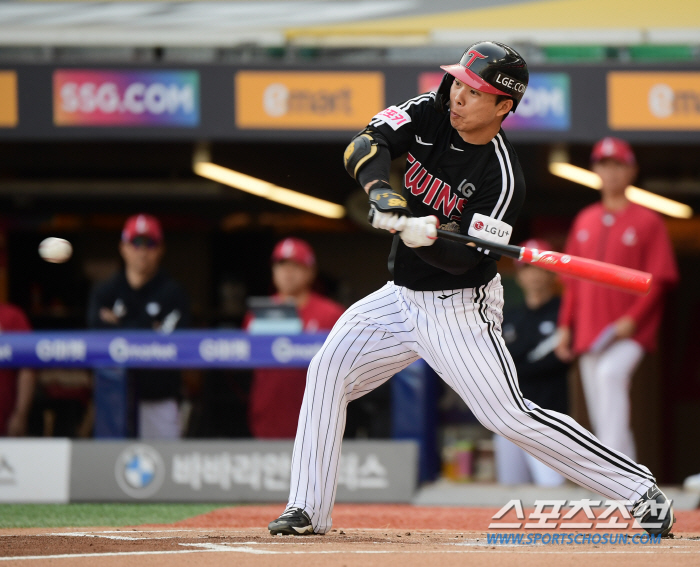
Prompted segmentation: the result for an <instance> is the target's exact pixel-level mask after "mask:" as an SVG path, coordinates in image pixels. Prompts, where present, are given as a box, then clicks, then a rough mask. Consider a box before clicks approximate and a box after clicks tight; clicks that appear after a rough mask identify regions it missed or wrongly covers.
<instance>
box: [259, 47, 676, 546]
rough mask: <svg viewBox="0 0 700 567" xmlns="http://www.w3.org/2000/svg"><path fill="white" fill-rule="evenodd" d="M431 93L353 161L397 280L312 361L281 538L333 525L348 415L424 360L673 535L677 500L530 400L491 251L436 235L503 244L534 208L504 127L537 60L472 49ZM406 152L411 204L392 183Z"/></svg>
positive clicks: (403, 110)
mask: <svg viewBox="0 0 700 567" xmlns="http://www.w3.org/2000/svg"><path fill="white" fill-rule="evenodd" d="M442 69H444V70H445V71H446V73H445V75H444V77H443V80H442V82H441V84H440V86H439V88H438V90H437V92H430V93H425V94H422V95H419V96H417V97H415V98H412V99H410V100H408V101H406V102H404V103H402V104H400V105H398V106H390V107H389V108H387V109H386V110H383V111H382V112H380V113H378V114H377V115H376V116H374V118H372V120H371V121H370V123H369V125H368V126H367V128H365V129H364V130H363V131H362V132H360V133H359V134H358V135H357V136H355V138H354V139H353V140H352V142H351V143H350V145H349V146H348V148H347V149H346V151H345V166H346V169H347V170H348V172H349V173H350V175H351V176H352V177H353V178H355V179H356V180H357V181H358V183H360V185H361V186H362V187H363V188H364V189H365V190H366V191H367V193H368V194H369V200H370V206H371V208H370V222H371V224H372V226H374V227H375V228H380V229H384V230H388V231H390V232H392V233H394V234H395V236H394V241H393V244H392V248H391V254H390V256H389V269H390V271H391V273H392V275H393V281H390V282H388V283H387V284H386V285H385V286H384V287H382V288H381V289H379V290H378V291H376V292H374V293H372V294H370V295H369V296H367V297H366V298H364V299H362V300H360V301H358V302H357V303H356V304H355V305H353V306H352V307H350V308H349V309H348V310H347V311H346V312H345V313H344V314H343V316H342V317H341V318H340V319H339V320H338V322H337V323H336V325H335V326H334V327H333V330H332V331H331V333H330V335H329V336H328V338H327V339H326V342H325V343H324V345H323V347H322V348H321V350H320V351H319V352H318V353H317V354H316V356H315V357H314V358H313V360H312V361H311V364H310V365H309V370H308V374H307V380H306V390H305V393H304V400H303V403H302V408H301V413H300V416H299V423H298V427H297V434H296V439H295V443H294V452H293V456H292V471H291V487H290V495H289V501H288V503H287V508H286V510H285V512H284V513H283V514H282V515H281V516H280V517H279V518H278V519H276V520H274V521H273V522H271V523H270V525H269V526H268V527H269V530H270V533H272V534H293V535H300V534H311V533H317V534H323V533H326V532H327V531H328V530H329V529H330V527H331V512H332V510H333V503H334V501H335V494H336V487H337V472H338V462H339V459H340V447H341V442H342V438H343V430H344V427H345V415H346V409H347V404H348V403H349V402H351V401H353V400H355V399H357V398H360V397H361V396H363V395H364V394H366V393H367V392H370V391H371V390H373V389H375V388H377V387H378V386H379V385H380V384H382V383H383V382H385V381H387V380H388V379H389V378H391V376H393V375H394V374H396V373H397V372H399V371H400V370H402V369H403V368H405V367H406V366H408V365H409V364H411V363H412V362H414V361H415V360H417V359H418V358H423V359H425V361H426V362H427V363H428V364H430V366H431V367H432V368H433V369H434V370H435V371H436V372H437V373H438V375H439V376H440V377H441V378H442V379H443V380H444V381H445V382H446V383H447V384H449V385H450V387H452V388H453V389H454V390H455V391H456V392H457V393H458V394H459V395H460V396H461V397H462V399H463V400H464V402H465V403H466V404H467V405H468V406H469V408H470V410H471V411H472V412H473V413H474V415H475V416H476V417H477V419H478V420H479V421H480V422H481V423H482V424H483V425H484V426H485V427H487V428H488V429H490V430H491V431H493V432H494V433H497V434H499V435H501V436H503V437H505V438H506V439H509V440H511V441H512V442H513V443H515V444H516V445H518V446H519V447H521V448H522V449H524V450H525V451H527V453H529V454H530V455H532V456H533V457H535V458H536V459H538V460H540V461H541V462H543V463H545V464H546V465H548V466H549V467H551V468H552V469H554V470H556V471H557V472H559V473H560V474H562V475H563V476H565V477H567V478H569V479H570V480H572V481H574V482H576V483H577V484H579V485H581V486H583V487H585V488H588V489H590V490H592V491H594V492H597V493H599V494H601V495H603V496H605V497H607V498H609V499H612V500H624V501H627V502H628V504H629V506H630V508H631V511H632V514H633V515H634V517H635V518H636V519H637V520H638V521H639V522H640V524H641V525H642V527H644V529H646V530H647V531H648V532H650V533H653V534H663V535H667V534H668V533H669V532H670V531H671V528H672V527H673V522H674V521H675V520H674V516H673V511H672V509H671V505H670V504H671V503H670V501H669V500H667V499H666V497H665V495H664V494H663V493H662V492H661V491H660V490H659V489H658V487H657V486H656V483H655V482H656V481H655V479H654V477H653V476H652V474H651V473H650V472H649V470H648V469H647V468H646V467H644V466H642V465H639V464H637V463H635V462H634V461H633V460H632V459H630V458H629V457H627V456H626V455H624V454H622V453H620V452H618V451H615V450H613V449H611V448H609V447H606V446H605V445H603V444H602V443H601V442H600V441H599V440H598V439H596V438H595V437H594V436H593V435H592V434H591V433H589V432H588V431H586V430H585V429H584V428H583V427H581V426H580V425H579V424H578V423H576V422H575V421H574V420H573V419H571V418H570V417H569V416H566V415H564V414H561V413H558V412H555V411H551V410H547V409H544V408H540V407H539V406H537V405H536V404H534V403H533V402H531V401H529V400H527V399H525V398H523V395H522V393H521V392H520V388H519V386H518V379H517V374H516V371H515V367H514V364H513V361H512V358H511V356H510V354H509V353H508V350H507V348H506V345H505V343H504V341H503V338H502V336H501V323H502V320H503V311H502V308H503V288H502V286H501V283H500V276H499V275H498V272H497V269H496V258H494V255H493V254H490V253H489V252H488V251H487V250H483V249H478V248H476V247H473V246H464V245H463V244H459V243H455V242H452V241H448V240H445V239H437V228H438V227H440V228H442V229H445V230H453V231H459V232H461V233H463V234H469V235H473V236H478V237H480V238H482V239H485V240H489V241H492V242H497V243H503V244H507V243H508V241H509V239H510V236H511V233H512V226H513V224H515V221H516V219H517V216H518V214H519V212H520V209H521V207H522V204H523V201H524V199H525V182H524V179H523V174H522V171H521V169H520V164H519V162H518V157H517V155H516V154H515V151H514V150H513V147H512V146H511V144H510V142H509V141H508V139H507V138H506V136H505V134H504V132H503V130H502V129H501V123H502V121H503V120H504V119H505V118H506V116H507V115H508V114H509V113H510V112H512V111H515V110H516V108H517V106H518V103H519V102H520V100H521V99H522V97H523V94H524V93H525V89H526V88H527V82H528V70H527V64H526V63H525V61H524V59H523V58H522V57H521V56H520V55H519V54H518V53H517V52H516V51H515V50H513V49H512V48H510V47H508V46H506V45H503V44H501V43H496V42H479V43H475V44H474V45H472V46H471V47H469V48H468V49H467V50H466V51H465V52H464V55H463V56H462V59H461V60H460V62H459V63H457V64H454V65H446V66H443V67H442ZM404 153H407V154H408V158H407V163H406V173H405V176H404V191H403V193H404V196H405V198H404V196H402V195H401V194H400V193H398V192H395V191H394V190H393V189H392V187H391V185H390V184H389V183H388V181H387V180H388V179H389V169H390V164H391V160H392V159H393V158H396V157H398V156H400V155H402V154H404Z"/></svg>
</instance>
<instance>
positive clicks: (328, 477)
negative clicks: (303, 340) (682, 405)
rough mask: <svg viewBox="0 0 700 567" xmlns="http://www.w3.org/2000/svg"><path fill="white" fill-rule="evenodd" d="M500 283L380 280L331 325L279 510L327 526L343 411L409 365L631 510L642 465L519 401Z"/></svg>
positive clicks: (644, 484) (643, 478)
mask: <svg viewBox="0 0 700 567" xmlns="http://www.w3.org/2000/svg"><path fill="white" fill-rule="evenodd" d="M500 282H501V279H500V276H496V277H495V278H494V279H493V280H491V281H490V282H489V283H488V284H486V285H484V286H481V287H478V288H466V289H457V290H440V291H412V290H410V289H407V288H405V287H400V286H397V285H394V284H393V283H392V282H389V283H387V284H386V285H385V286H384V287H383V288H381V289H380V290H378V291H375V292H374V293H372V294H370V295H369V296H367V297H365V298H364V299H362V300H360V301H358V302H357V303H355V305H353V306H352V307H350V308H349V309H348V310H347V311H346V312H345V313H344V314H343V316H342V317H341V318H340V319H339V320H338V322H337V323H336V324H335V326H334V327H333V330H332V331H331V333H330V335H329V336H328V338H327V339H326V342H325V343H324V345H323V347H322V348H321V350H320V351H319V352H318V353H317V354H316V356H315V357H314V358H313V360H312V361H311V364H310V366H309V371H308V374H307V378H306V391H305V393H304V401H303V403H302V406H301V413H300V415H299V425H298V428H297V434H296V440H295V442H294V453H293V456H292V476H291V488H290V496H289V502H288V505H287V507H288V508H292V507H295V508H302V509H304V510H305V511H306V512H307V513H308V514H309V516H310V517H311V521H312V524H313V527H314V531H315V532H316V533H326V532H327V531H328V530H329V529H330V527H331V512H332V510H333V503H334V501H335V493H336V488H337V472H338V461H339V459H340V448H341V441H342V438H343V431H344V429H345V417H346V409H347V404H348V403H349V402H351V401H352V400H356V399H358V398H360V397H362V396H363V395H364V394H366V393H368V392H370V391H372V390H374V389H375V388H377V387H378V386H379V385H380V384H382V383H383V382H385V381H387V380H388V379H389V378H391V377H392V376H393V375H394V374H396V373H397V372H399V371H400V370H402V369H403V368H405V367H406V366H408V365H409V364H411V363H412V362H414V361H415V360H417V359H418V358H423V359H424V360H425V361H426V362H427V363H428V364H429V365H430V366H431V367H432V368H433V369H434V370H435V371H436V372H437V374H438V375H439V376H440V377H441V378H442V379H443V380H444V381H445V382H447V384H449V385H450V387H452V388H453V389H454V390H455V391H456V392H457V393H458V394H459V395H460V396H461V397H462V399H463V400H464V401H465V403H466V404H467V405H468V406H469V408H470V410H471V411H472V412H473V413H474V415H475V416H476V418H477V419H478V420H479V421H480V422H481V424H482V425H484V426H485V427H487V428H488V429H490V430H491V431H493V432H494V433H498V434H499V435H502V436H503V437H505V438H507V439H510V440H511V441H513V442H514V443H516V444H517V445H519V446H520V447H522V448H523V449H524V450H525V451H527V452H528V453H529V454H531V455H533V456H534V457H535V458H537V459H539V460H540V461H542V462H543V463H545V464H547V465H548V466H550V467H551V468H553V469H555V470H557V471H558V472H560V473H561V474H562V475H564V476H565V477H567V478H569V479H571V480H572V481H574V482H576V483H577V484H579V485H581V486H583V487H585V488H588V489H590V490H592V491H594V492H597V493H599V494H601V495H603V496H605V497H607V498H609V499H615V500H630V501H632V502H634V501H636V500H637V499H638V498H640V497H641V495H642V494H643V493H644V492H646V490H647V489H648V488H649V487H651V486H652V485H653V484H654V483H655V480H654V477H653V476H652V475H651V473H650V472H649V470H648V469H647V468H646V467H644V466H641V465H638V464H637V463H635V462H634V461H632V460H631V459H629V458H628V457H626V456H625V455H623V454H622V453H619V452H617V451H614V450H612V449H610V448H608V447H606V446H604V445H603V444H602V443H601V442H600V441H598V439H596V438H595V437H594V436H593V435H592V434H591V433H589V432H588V431H586V430H585V429H584V428H583V427H581V426H580V425H579V424H578V423H576V422H575V421H574V420H573V419H571V418H570V417H569V416H566V415H564V414H561V413H557V412H554V411H549V410H546V409H542V408H540V407H539V406H537V405H536V404H534V403H532V402H530V401H528V400H526V399H524V398H523V397H522V394H521V393H520V388H519V386H518V379H517V376H516V373H515V367H514V365H513V361H512V359H511V357H510V354H509V353H508V350H507V349H506V346H505V343H504V342H503V339H502V338H501V321H502V318H503V312H502V307H503V288H502V287H501V283H500ZM440 297H444V299H440Z"/></svg>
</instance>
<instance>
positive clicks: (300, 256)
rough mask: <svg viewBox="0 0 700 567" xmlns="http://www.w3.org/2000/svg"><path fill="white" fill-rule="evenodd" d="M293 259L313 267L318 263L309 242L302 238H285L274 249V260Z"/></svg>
mask: <svg viewBox="0 0 700 567" xmlns="http://www.w3.org/2000/svg"><path fill="white" fill-rule="evenodd" d="M283 260H291V261H292V262H297V263H298V264H302V265H304V266H307V267H309V268H311V267H312V266H315V265H316V256H314V251H313V250H312V249H311V246H309V243H308V242H306V241H305V240H301V239H300V238H285V239H284V240H281V241H280V242H278V243H277V246H275V249H274V250H273V251H272V261H273V262H282V261H283Z"/></svg>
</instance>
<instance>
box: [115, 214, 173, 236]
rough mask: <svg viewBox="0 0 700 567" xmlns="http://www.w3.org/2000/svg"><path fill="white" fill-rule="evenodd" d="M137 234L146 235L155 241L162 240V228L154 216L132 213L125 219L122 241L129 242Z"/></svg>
mask: <svg viewBox="0 0 700 567" xmlns="http://www.w3.org/2000/svg"><path fill="white" fill-rule="evenodd" d="M137 236H147V237H148V238H151V239H152V240H155V241H156V242H162V241H163V229H162V228H161V227H160V222H159V221H158V219H157V218H156V217H153V216H151V215H143V214H141V215H134V216H133V217H129V218H128V219H126V223H124V229H123V230H122V242H129V241H131V240H132V239H134V238H135V237H137Z"/></svg>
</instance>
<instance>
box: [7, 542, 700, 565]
mask: <svg viewBox="0 0 700 567" xmlns="http://www.w3.org/2000/svg"><path fill="white" fill-rule="evenodd" d="M376 543H382V542H376ZM251 544H253V545H269V544H265V543H258V542H246V543H241V544H237V543H231V544H225V543H224V544H221V543H204V542H202V543H181V544H180V545H181V546H183V547H196V548H198V549H178V550H162V551H122V552H106V553H74V554H58V555H20V556H15V557H0V561H23V560H25V561H26V560H35V561H36V560H42V559H77V558H83V557H90V558H96V557H130V556H140V555H177V554H187V553H227V552H228V553H246V554H250V555H343V554H345V555H352V554H355V555H389V554H408V553H413V554H415V553H421V554H424V555H426V554H431V553H451V554H455V553H462V554H465V553H509V554H513V553H515V552H516V550H514V549H513V548H512V547H511V548H509V549H503V548H502V546H497V547H496V548H495V549H490V548H488V546H487V545H486V544H483V545H480V547H484V548H487V549H475V548H472V549H432V550H425V549H424V550H420V549H418V550H416V549H411V550H408V549H396V550H393V549H386V550H381V549H376V550H369V549H356V550H313V551H311V550H310V551H300V550H286V551H283V550H272V549H260V548H257V549H256V548H255V547H252V546H251ZM441 545H445V544H441ZM447 545H454V544H447ZM477 545H479V544H477ZM516 547H520V551H525V550H527V552H528V553H531V554H533V553H534V554H555V555H562V554H566V555H570V554H571V553H572V552H573V553H576V554H578V555H602V554H636V555H650V554H658V553H660V552H662V551H667V552H668V551H670V550H672V553H677V554H692V553H695V554H698V553H699V552H698V551H692V550H681V549H675V548H672V547H667V548H654V549H649V550H643V549H624V550H623V549H620V550H615V549H613V550H607V551H606V550H603V549H601V550H597V551H594V550H586V551H576V550H575V549H568V550H566V551H556V550H552V551H550V550H547V549H545V546H542V547H541V548H539V549H532V547H531V546H525V545H523V546H516Z"/></svg>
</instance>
